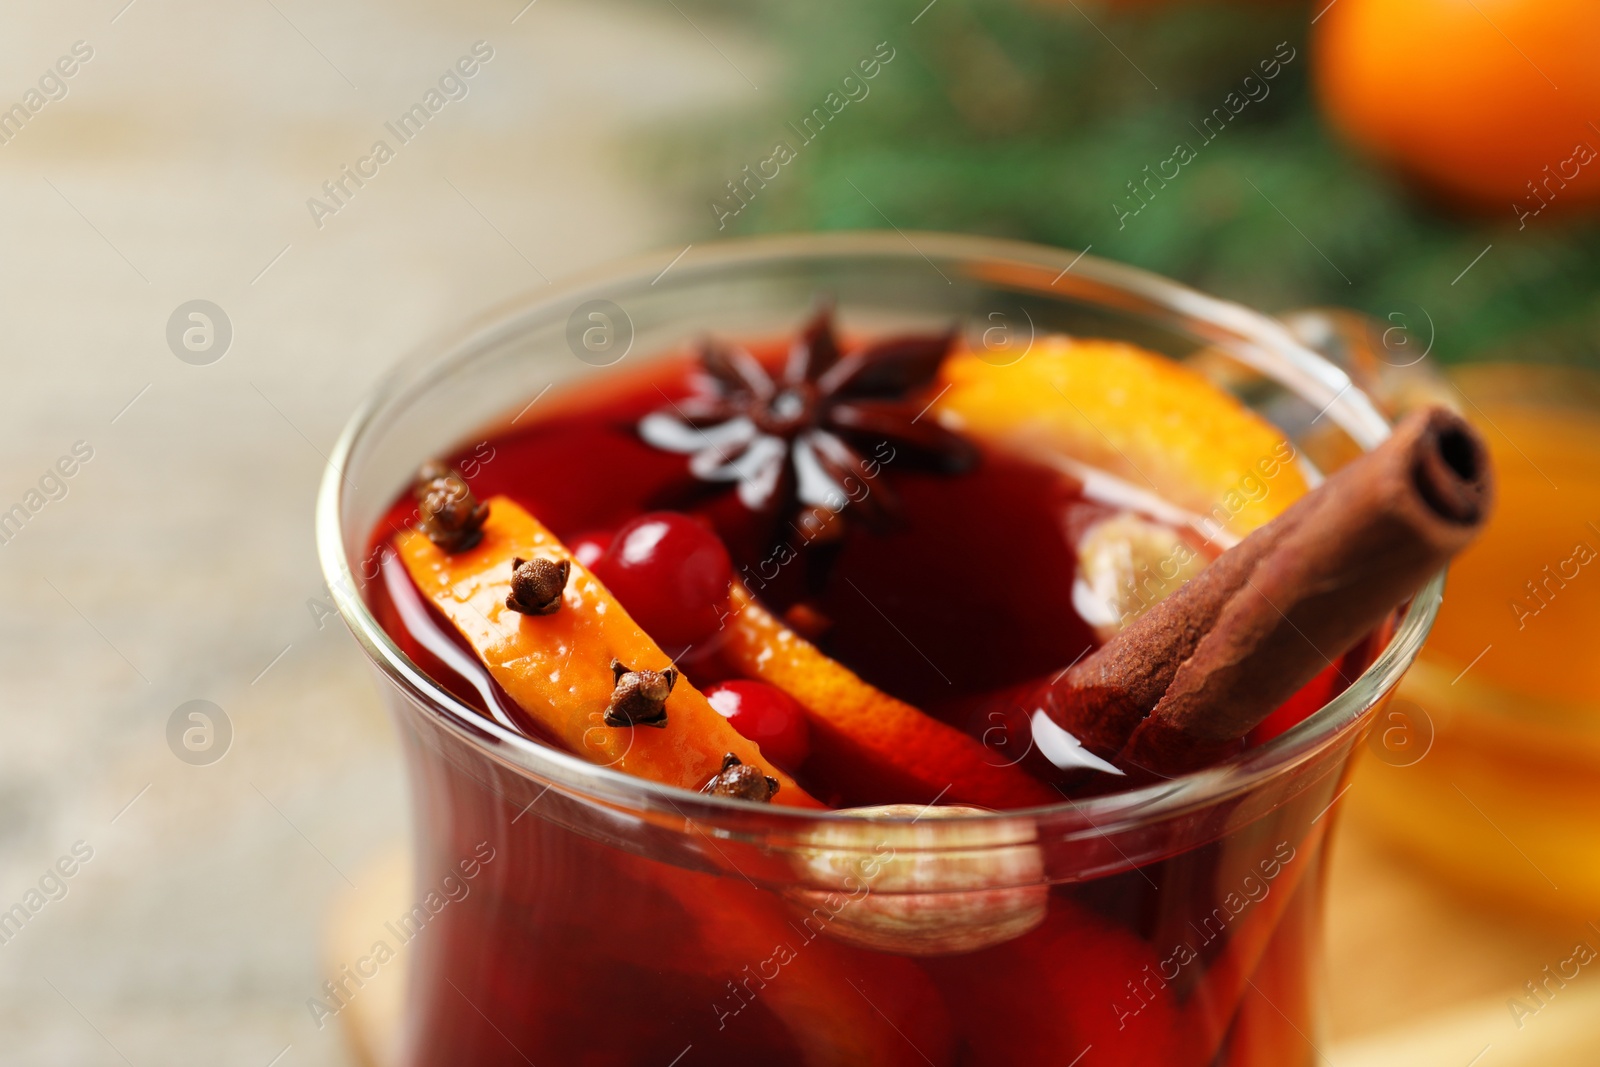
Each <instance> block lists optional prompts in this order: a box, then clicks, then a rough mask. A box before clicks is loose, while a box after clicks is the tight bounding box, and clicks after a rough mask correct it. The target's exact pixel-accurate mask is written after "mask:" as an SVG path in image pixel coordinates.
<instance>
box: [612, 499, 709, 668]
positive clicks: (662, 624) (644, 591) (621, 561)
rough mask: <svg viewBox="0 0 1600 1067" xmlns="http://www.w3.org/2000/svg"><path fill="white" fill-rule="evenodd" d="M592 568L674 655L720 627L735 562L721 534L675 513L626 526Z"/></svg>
mask: <svg viewBox="0 0 1600 1067" xmlns="http://www.w3.org/2000/svg"><path fill="white" fill-rule="evenodd" d="M590 569H591V570H593V571H594V574H595V577H597V578H599V579H600V580H601V581H602V582H604V583H605V584H606V588H607V589H609V590H611V592H612V594H613V595H615V596H616V598H617V599H618V600H620V601H622V606H623V607H625V608H627V609H628V614H629V615H632V616H633V621H634V622H637V623H638V624H639V625H640V626H641V627H642V628H643V629H644V632H645V633H647V634H649V635H650V636H651V637H653V638H654V639H655V641H656V643H657V644H659V645H661V647H662V648H663V649H664V650H666V651H667V652H669V653H671V654H673V655H677V654H679V653H681V652H682V651H683V650H684V649H685V648H686V647H688V646H690V645H694V644H698V643H699V642H702V641H704V640H706V639H707V638H709V637H710V636H711V635H713V634H715V633H716V632H717V630H718V629H720V628H721V626H722V620H723V616H724V615H725V614H726V612H727V605H728V589H729V587H730V586H731V585H732V584H733V563H732V562H731V561H730V560H729V559H728V550H727V549H726V548H724V547H723V545H722V541H721V540H720V539H718V537H717V535H716V534H715V533H713V532H712V531H711V529H710V528H709V527H707V526H705V525H704V524H703V523H700V522H698V521H696V520H695V519H691V518H690V517H689V516H687V515H680V514H678V513H677V512H672V511H655V512H651V513H650V514H648V515H641V516H639V517H638V518H637V519H634V520H633V521H632V522H630V523H628V524H627V525H625V526H623V527H622V528H621V529H619V530H618V531H617V533H616V536H615V537H613V538H612V539H611V543H610V544H609V545H608V546H606V550H605V553H604V554H603V555H601V557H600V558H599V559H597V560H596V561H595V562H594V566H593V567H592V568H590Z"/></svg>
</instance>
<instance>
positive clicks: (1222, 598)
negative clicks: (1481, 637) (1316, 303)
mask: <svg viewBox="0 0 1600 1067" xmlns="http://www.w3.org/2000/svg"><path fill="white" fill-rule="evenodd" d="M1492 484H1493V480H1492V478H1491V475H1490V470H1489V460H1488V452H1487V450H1486V449H1485V447H1484V444H1483V441H1482V439H1481V438H1480V437H1479V435H1478V433H1477V431H1475V430H1474V429H1473V428H1472V427H1471V426H1469V425H1468V424H1467V423H1466V421H1465V420H1463V419H1462V418H1461V417H1460V416H1459V415H1456V414H1455V413H1453V412H1451V411H1449V410H1447V409H1445V408H1431V409H1427V410H1423V411H1418V412H1415V413H1413V414H1412V415H1410V416H1408V417H1407V418H1406V419H1404V420H1403V421H1402V422H1401V423H1400V424H1399V426H1397V427H1396V428H1395V431H1394V434H1393V435H1392V436H1391V437H1390V438H1389V439H1388V440H1387V441H1385V442H1384V443H1383V444H1382V445H1380V446H1379V447H1378V448H1376V449H1374V450H1373V451H1372V452H1369V453H1367V454H1366V455H1364V456H1362V457H1361V458H1360V459H1358V460H1355V461H1354V462H1352V463H1350V464H1349V465H1347V466H1346V467H1344V468H1342V469H1341V470H1339V471H1338V472H1337V473H1335V474H1334V475H1333V476H1332V477H1330V478H1329V479H1328V480H1327V481H1326V482H1324V483H1323V484H1322V485H1321V486H1319V487H1318V488H1317V489H1315V490H1313V491H1312V492H1311V493H1308V494H1307V495H1306V496H1304V497H1302V498H1301V499H1300V500H1298V501H1296V502H1295V503H1294V504H1293V505H1291V506H1290V507H1289V508H1287V509H1286V510H1285V511H1284V512H1283V513H1282V514H1281V515H1279V516H1278V517H1277V518H1276V519H1274V520H1273V521H1271V522H1269V523H1267V524H1266V525H1265V526H1262V527H1261V528H1260V529H1258V530H1256V531H1255V532H1253V533H1252V534H1250V535H1249V536H1248V537H1246V538H1245V539H1244V540H1243V541H1241V542H1240V543H1239V544H1237V545H1236V546H1234V547H1233V548H1231V549H1229V550H1228V551H1226V552H1224V553H1223V554H1222V555H1221V556H1219V557H1218V558H1217V559H1216V560H1215V561H1214V562H1213V563H1212V564H1211V565H1210V566H1209V567H1207V568H1206V569H1205V570H1204V571H1202V572H1201V573H1200V574H1199V575H1197V576H1196V577H1195V578H1194V579H1192V580H1191V581H1189V582H1188V583H1187V584H1185V585H1184V586H1183V587H1182V588H1180V589H1178V590H1177V591H1176V592H1174V593H1173V594H1172V595H1171V596H1169V597H1167V598H1166V599H1165V600H1163V601H1162V602H1161V603H1159V604H1157V605H1156V606H1155V607H1153V608H1151V609H1150V611H1148V612H1146V613H1145V614H1144V615H1143V616H1141V617H1140V618H1139V619H1138V620H1137V621H1135V622H1134V623H1133V624H1132V625H1130V626H1129V627H1128V628H1127V629H1126V630H1124V631H1123V632H1122V633H1120V634H1118V635H1117V636H1116V637H1115V638H1113V639H1112V640H1111V641H1109V642H1107V643H1106V644H1105V645H1103V646H1101V647H1100V648H1099V649H1097V650H1096V651H1095V652H1094V653H1092V654H1091V655H1089V656H1088V657H1086V658H1085V659H1084V660H1083V661H1081V662H1080V663H1078V664H1077V665H1076V666H1075V667H1073V668H1072V669H1071V670H1070V671H1068V672H1067V673H1066V674H1065V675H1064V676H1063V677H1062V678H1061V680H1060V681H1059V682H1057V683H1056V684H1054V685H1053V686H1052V687H1051V688H1050V691H1049V693H1048V694H1047V696H1046V698H1045V700H1044V703H1043V707H1044V710H1045V712H1046V713H1047V714H1048V715H1050V717H1051V718H1052V719H1053V720H1055V722H1057V723H1058V724H1059V725H1061V726H1062V727H1063V728H1065V729H1066V730H1068V731H1070V732H1071V733H1073V734H1074V735H1075V736H1076V737H1077V738H1078V740H1079V741H1081V742H1082V743H1083V744H1084V745H1085V747H1087V748H1089V749H1090V750H1091V751H1093V752H1095V753H1097V754H1099V755H1101V756H1103V757H1105V758H1108V759H1114V760H1115V761H1116V762H1118V763H1120V764H1122V765H1124V766H1134V767H1141V768H1145V769H1147V770H1150V771H1153V772H1155V773H1157V774H1160V775H1164V776H1170V775H1174V774H1180V773H1184V772H1186V771H1189V770H1193V769H1196V768H1198V767H1201V766H1204V765H1205V764H1207V763H1209V762H1212V761H1214V760H1215V759H1217V758H1218V757H1219V756H1221V755H1225V754H1226V753H1227V752H1228V751H1230V750H1231V749H1233V748H1235V747H1236V746H1237V744H1238V743H1239V741H1240V740H1241V739H1242V738H1243V737H1244V736H1245V735H1246V734H1248V733H1249V732H1250V730H1251V729H1252V728H1253V727H1254V726H1255V725H1256V724H1257V723H1259V722H1260V721H1261V720H1262V719H1264V718H1266V716H1267V715H1269V714H1271V712H1272V711H1273V710H1274V709H1275V708H1277V707H1278V706H1279V705H1281V704H1282V703H1283V702H1284V701H1285V700H1287V699H1288V698H1289V697H1290V696H1292V695H1294V693H1295V692H1296V691H1298V690H1299V689H1300V688H1301V687H1302V686H1304V685H1305V684H1306V683H1307V682H1309V681H1310V680H1311V679H1312V678H1313V677H1315V676H1316V674H1317V673H1318V672H1319V671H1321V670H1323V669H1324V668H1325V667H1327V666H1329V665H1330V664H1332V663H1334V662H1335V661H1336V660H1337V659H1338V658H1339V657H1340V656H1341V655H1343V654H1344V653H1345V652H1346V651H1348V650H1349V649H1350V648H1351V647H1352V646H1353V645H1354V644H1355V643H1356V642H1357V641H1359V640H1360V639H1361V638H1362V637H1363V636H1364V635H1366V634H1367V633H1369V632H1371V631H1372V630H1373V629H1374V628H1375V627H1377V626H1378V625H1379V624H1380V623H1382V621H1383V620H1384V618H1385V617H1386V616H1388V614H1389V613H1390V612H1391V611H1393V610H1394V609H1395V608H1396V607H1398V606H1399V605H1400V604H1402V603H1404V602H1405V601H1406V600H1407V599H1408V598H1409V597H1411V596H1412V595H1413V594H1415V593H1416V591H1417V590H1418V589H1419V588H1421V586H1422V584H1423V583H1424V582H1426V581H1427V580H1428V579H1429V578H1430V577H1431V576H1432V575H1433V574H1435V573H1437V572H1438V571H1439V570H1440V569H1441V568H1442V567H1443V566H1444V565H1445V564H1446V563H1447V562H1448V561H1449V560H1450V558H1451V557H1452V556H1454V555H1455V554H1456V553H1458V552H1460V551H1461V550H1462V549H1463V548H1465V547H1466V546H1467V545H1468V544H1469V543H1470V542H1471V541H1472V540H1473V538H1474V537H1476V536H1477V534H1478V531H1479V530H1480V529H1481V528H1482V526H1483V523H1484V520H1485V518H1486V516H1487V514H1488V510H1489V507H1490V503H1491V499H1492V496H1493V489H1492Z"/></svg>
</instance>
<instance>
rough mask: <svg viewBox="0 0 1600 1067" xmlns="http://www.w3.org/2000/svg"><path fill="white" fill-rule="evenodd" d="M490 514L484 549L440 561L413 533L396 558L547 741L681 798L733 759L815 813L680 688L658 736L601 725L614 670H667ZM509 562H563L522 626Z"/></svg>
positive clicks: (520, 526)
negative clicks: (552, 599)
mask: <svg viewBox="0 0 1600 1067" xmlns="http://www.w3.org/2000/svg"><path fill="white" fill-rule="evenodd" d="M488 505H489V518H488V520H487V521H486V522H485V523H484V525H483V540H481V541H480V542H479V543H478V544H477V545H476V546H475V547H473V548H471V549H469V550H467V551H465V552H457V553H455V554H453V555H452V554H450V553H447V552H445V551H443V550H442V549H440V548H439V547H438V546H437V545H435V544H434V543H433V542H432V541H430V540H428V538H427V537H426V536H425V535H423V534H421V533H419V532H417V531H415V530H407V531H405V532H403V533H400V534H398V535H396V537H395V548H396V549H397V551H398V552H399V554H400V559H401V561H402V562H403V563H404V564H405V566H406V570H407V572H408V573H410V575H411V580H412V581H414V582H415V583H416V584H417V588H419V589H420V590H421V591H422V594H423V596H425V597H427V598H428V600H429V601H431V602H432V603H433V605H434V606H435V607H437V608H438V609H439V611H440V612H442V613H443V614H444V617H445V618H446V619H448V620H449V621H450V622H451V624H452V625H454V626H455V628H456V629H457V630H458V631H460V633H461V635H462V636H463V637H465V638H466V639H467V643H468V644H469V645H471V646H472V649H473V651H474V652H476V653H477V655H478V658H479V659H480V660H482V661H483V664H484V666H486V667H488V669H489V673H490V674H491V675H493V676H494V680H495V681H497V682H499V683H500V686H501V688H503V689H504V690H505V691H506V692H507V693H508V694H509V695H510V696H511V699H513V700H515V701H516V702H517V704H518V705H519V706H520V707H521V708H522V709H523V710H524V711H526V712H527V713H528V714H529V715H530V716H532V717H533V718H534V719H535V720H537V721H538V723H539V724H540V725H541V726H542V727H543V728H544V729H545V730H547V731H548V732H549V733H550V734H551V735H552V736H553V737H555V738H556V739H557V740H559V741H561V742H562V743H563V744H565V745H566V746H567V747H568V748H570V749H571V750H572V751H573V752H576V753H578V754H579V755H581V756H583V757H584V758H586V759H589V760H592V761H594V762H595V763H600V764H603V765H605V766H608V767H614V768H616V769H617V770H619V771H624V772H626V773H628V774H632V775H635V776H637V777H640V778H648V779H650V780H652V781H656V782H665V783H666V784H668V785H675V786H679V787H681V788H684V789H699V788H701V787H702V786H704V785H705V784H706V782H708V781H710V779H711V777H712V776H713V775H715V774H716V773H717V772H718V770H720V769H721V766H722V757H723V754H724V753H727V752H732V753H733V754H734V755H736V756H738V757H739V759H740V760H741V761H743V762H744V763H746V764H748V765H750V766H753V767H759V768H760V769H761V771H762V773H764V774H769V775H771V776H772V777H774V778H776V779H777V780H778V782H779V789H778V794H777V796H775V797H774V798H773V801H772V802H773V803H774V804H784V805H789V806H793V807H804V808H819V807H822V805H821V804H819V803H818V802H817V801H816V800H814V799H812V798H811V797H810V796H808V795H806V793H805V792H804V791H803V790H801V788H800V787H799V786H798V785H796V784H795V782H794V779H793V778H790V777H789V776H788V775H787V774H785V773H784V772H783V771H781V770H779V769H778V768H777V767H775V766H773V765H772V764H771V763H769V762H767V761H766V760H765V759H763V758H762V756H761V749H760V747H759V746H757V745H756V744H755V742H753V741H750V740H747V739H746V738H744V737H743V736H741V735H740V734H739V733H738V732H737V731H735V730H734V728H733V727H732V726H730V725H728V720H727V719H724V718H723V717H722V716H721V715H719V714H718V713H717V711H716V709H715V708H713V707H712V706H711V705H710V704H709V703H708V702H707V701H706V698H705V697H704V696H702V695H701V693H700V691H699V690H697V689H695V688H694V686H692V685H690V684H689V682H688V680H687V679H685V678H681V677H680V678H679V679H678V681H677V684H676V685H674V686H673V689H672V694H671V695H670V696H669V697H668V698H667V701H666V708H667V724H666V726H665V727H664V728H662V729H656V728H654V727H648V726H632V727H630V726H621V727H613V726H607V725H605V722H604V715H605V710H606V705H607V704H608V703H609V702H610V699H611V692H612V690H613V688H614V687H615V677H614V675H613V674H612V670H611V663H612V661H613V660H617V661H620V662H621V663H623V664H625V665H626V666H627V667H628V668H629V669H630V670H654V671H659V670H665V669H666V668H667V667H670V666H671V665H672V661H671V660H670V659H669V658H668V657H667V654H666V653H664V652H662V651H661V649H660V648H659V647H658V646H657V645H656V643H655V642H654V641H652V640H651V639H650V638H649V636H647V635H646V634H645V632H644V631H643V630H641V629H639V627H638V625H637V624H636V623H635V622H634V621H633V619H631V618H629V616H628V613H627V612H626V611H625V610H623V607H622V605H621V604H619V603H618V602H617V600H616V598H615V597H613V596H612V595H611V593H610V592H609V591H608V590H607V589H606V588H605V586H603V585H601V584H600V582H599V580H597V579H596V578H595V577H594V575H592V574H590V573H589V571H588V568H586V567H584V566H583V564H581V563H579V562H578V561H577V560H576V559H574V558H573V556H572V553H570V552H568V551H567V549H566V546H564V545H563V544H562V543H561V542H560V541H559V540H557V539H556V537H555V535H554V534H552V533H551V532H550V531H549V530H547V529H545V528H544V526H543V525H542V524H541V523H540V522H539V520H538V519H536V518H534V517H533V516H532V515H530V514H528V513H527V512H526V511H524V510H523V509H522V508H521V507H518V506H517V505H516V504H515V503H513V502H512V501H510V500H508V499H506V498H505V497H498V496H497V497H493V498H491V499H490V500H489V501H488ZM517 556H522V557H525V558H528V559H532V558H534V557H537V556H543V557H546V558H549V559H556V560H562V559H565V560H568V561H570V563H571V565H572V571H571V575H570V577H569V578H568V581H567V588H566V591H565V592H564V593H563V594H562V598H561V608H560V610H558V611H556V613H555V614H553V615H537V616H536V615H523V614H521V613H520V612H517V611H513V610H512V609H510V608H508V607H506V595H507V594H508V593H509V592H510V590H511V561H512V559H513V558H515V557H517Z"/></svg>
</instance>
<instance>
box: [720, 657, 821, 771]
mask: <svg viewBox="0 0 1600 1067" xmlns="http://www.w3.org/2000/svg"><path fill="white" fill-rule="evenodd" d="M705 695H706V699H707V700H709V701H710V702H711V706H712V707H713V708H716V709H717V711H718V712H719V713H720V714H721V715H722V717H723V718H725V719H727V720H728V722H729V723H730V724H731V725H732V726H733V728H734V729H735V730H738V731H739V733H740V734H741V735H742V736H744V737H747V738H749V739H750V740H752V741H754V742H755V743H756V744H758V745H760V746H761V754H762V755H763V756H765V757H767V758H768V759H769V760H771V761H772V762H773V763H776V764H777V765H778V766H780V767H782V768H783V769H784V770H786V771H793V770H795V769H796V768H797V767H799V766H800V765H801V764H802V763H804V762H805V760H806V755H807V754H808V753H809V752H810V751H811V729H810V727H809V726H808V725H807V724H806V713H805V711H804V710H803V709H802V708H801V707H800V705H799V704H798V703H797V702H796V701H795V699H794V698H793V697H791V696H790V695H789V694H788V693H785V692H784V691H783V690H781V689H779V688H777V687H776V686H771V685H768V684H767V683H766V682H754V681H745V680H743V679H738V680H735V681H731V682H718V683H716V684H715V685H711V686H707V687H706V689H705Z"/></svg>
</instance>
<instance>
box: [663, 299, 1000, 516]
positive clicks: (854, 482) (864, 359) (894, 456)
mask: <svg viewBox="0 0 1600 1067" xmlns="http://www.w3.org/2000/svg"><path fill="white" fill-rule="evenodd" d="M955 338H956V333H955V331H954V330H951V331H950V332H949V333H945V334H940V335H936V336H927V335H914V336H902V337H892V338H888V339H885V340H881V341H877V342H874V343H872V344H868V345H865V346H863V347H861V348H858V349H855V350H853V351H850V352H845V351H843V350H842V349H841V348H840V346H839V342H838V338H837V336H836V335H835V333H834V330H833V314H832V309H831V308H830V307H827V306H823V307H822V308H820V309H819V310H818V311H817V312H816V314H815V315H814V316H813V317H812V318H811V321H810V322H808V323H807V324H806V326H805V328H804V329H803V330H802V331H801V332H800V334H799V335H798V336H797V337H796V338H795V340H794V341H793V343H792V344H791V345H790V348H789V354H788V358H787V359H786V360H785V362H784V366H783V369H782V371H781V372H780V373H779V374H778V375H777V376H776V377H774V375H772V374H771V373H769V371H768V369H767V367H766V366H765V365H764V364H762V363H761V361H760V360H758V359H756V358H755V356H753V355H751V354H750V353H749V352H748V351H746V350H745V349H743V348H741V347H739V346H737V345H730V344H726V343H723V342H720V341H717V340H711V339H708V340H706V341H705V342H704V343H703V344H702V345H701V350H700V363H701V367H702V369H703V370H704V372H705V379H706V382H705V390H704V391H703V392H701V393H699V394H697V395H694V396H691V397H688V398H686V399H684V400H682V401H679V402H677V403H675V404H674V405H673V406H672V407H671V408H670V409H668V410H663V411H657V412H655V413H653V414H651V415H648V416H646V417H645V418H644V419H643V420H642V421H641V422H640V424H639V434H640V436H641V437H643V438H644V440H645V441H646V442H648V443H649V444H651V445H654V446H655V447H657V448H660V449H664V450H666V451H671V452H682V453H687V454H689V470H690V472H691V473H692V474H693V475H694V476H695V477H697V478H699V479H701V480H702V481H706V482H732V483H735V485H736V486H737V491H738V494H739V499H740V500H741V501H742V502H743V503H744V504H745V506H746V507H748V508H750V509H751V510H752V511H758V512H778V513H782V515H783V516H787V515H788V514H791V513H793V512H794V511H796V510H797V509H799V508H806V507H809V508H812V509H818V508H821V509H826V510H825V514H836V513H838V512H841V511H843V510H844V509H845V508H846V507H849V506H851V505H854V507H855V510H856V513H857V514H859V515H860V517H861V518H862V519H863V521H865V522H866V523H867V524H868V525H869V526H873V527H878V528H882V527H884V526H886V525H888V524H889V523H890V522H891V521H892V520H893V519H894V518H895V517H896V516H897V514H898V512H899V501H898V498H897V497H896V496H895V494H894V491H893V489H892V488H890V486H889V485H888V484H887V481H886V480H885V479H882V478H880V477H879V476H880V475H881V474H882V471H883V468H884V467H885V466H887V465H889V464H891V463H907V464H914V465H917V466H924V467H927V466H932V467H933V468H934V469H936V470H941V471H944V472H947V473H952V474H955V473H960V472H961V471H964V470H967V469H969V468H970V467H971V466H972V464H973V463H974V462H975V461H976V459H977V451H976V450H975V449H974V448H973V447H972V445H971V444H969V443H968V442H967V441H966V440H964V439H963V438H961V437H959V436H958V435H956V434H954V433H952V432H951V431H949V430H947V429H945V428H944V427H943V426H941V425H939V424H938V423H937V422H936V421H934V420H933V419H932V418H931V417H928V416H927V406H926V400H927V398H926V397H924V396H923V395H922V394H923V393H924V392H925V390H926V388H927V386H929V385H930V384H932V382H933V380H934V378H935V376H936V375H937V374H938V372H939V367H940V365H941V364H942V363H943V362H944V359H945V357H946V356H947V355H948V354H949V352H950V348H951V346H952V344H953V343H954V342H955Z"/></svg>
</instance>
